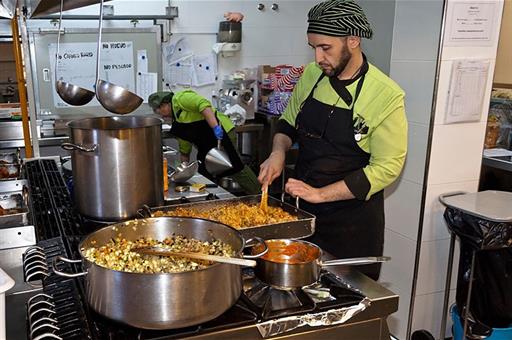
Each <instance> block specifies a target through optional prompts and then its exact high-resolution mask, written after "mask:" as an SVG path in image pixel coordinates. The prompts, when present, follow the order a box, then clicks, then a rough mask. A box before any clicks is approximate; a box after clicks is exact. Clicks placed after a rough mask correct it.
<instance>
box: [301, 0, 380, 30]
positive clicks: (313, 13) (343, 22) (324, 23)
mask: <svg viewBox="0 0 512 340" xmlns="http://www.w3.org/2000/svg"><path fill="white" fill-rule="evenodd" d="M308 23H309V26H308V33H318V34H323V35H329V36H334V37H344V36H349V35H354V36H358V37H362V38H368V39H371V37H372V34H373V32H372V28H371V27H370V23H369V22H368V19H367V18H366V15H365V14H364V12H363V9H362V8H361V7H360V6H359V5H358V4H356V3H355V2H354V1H352V0H327V1H324V2H321V3H319V4H317V5H315V6H314V7H313V8H311V9H310V10H309V13H308Z"/></svg>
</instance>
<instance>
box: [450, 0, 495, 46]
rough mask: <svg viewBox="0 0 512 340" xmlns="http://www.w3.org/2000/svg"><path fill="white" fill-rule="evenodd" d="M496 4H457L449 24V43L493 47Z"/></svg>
mask: <svg viewBox="0 0 512 340" xmlns="http://www.w3.org/2000/svg"><path fill="white" fill-rule="evenodd" d="M496 5H497V4H496V3H494V2H485V3H481V2H455V3H453V8H452V15H451V17H449V18H451V20H450V22H449V23H448V25H449V27H448V43H450V44H452V45H453V44H455V45H461V44H463V45H476V46H489V45H492V43H493V39H494V31H495V29H496V27H495V17H496Z"/></svg>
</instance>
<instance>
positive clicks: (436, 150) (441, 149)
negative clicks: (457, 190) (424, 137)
mask: <svg viewBox="0 0 512 340" xmlns="http://www.w3.org/2000/svg"><path fill="white" fill-rule="evenodd" d="M485 128H486V123H462V124H450V125H436V126H435V127H434V133H433V139H432V148H431V157H430V165H429V175H428V183H429V185H431V184H445V183H453V182H463V181H474V180H478V178H479V177H480V166H481V163H482V150H483V145H484V135H485Z"/></svg>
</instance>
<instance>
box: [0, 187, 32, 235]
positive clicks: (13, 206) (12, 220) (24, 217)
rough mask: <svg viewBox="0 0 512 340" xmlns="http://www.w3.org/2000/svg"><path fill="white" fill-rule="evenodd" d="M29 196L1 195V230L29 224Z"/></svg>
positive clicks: (17, 194)
mask: <svg viewBox="0 0 512 340" xmlns="http://www.w3.org/2000/svg"><path fill="white" fill-rule="evenodd" d="M27 200H28V196H27V195H26V194H22V193H0V206H1V207H2V209H3V212H2V215H0V228H4V227H14V226H24V225H28V224H29V218H28V213H29V209H28V202H27Z"/></svg>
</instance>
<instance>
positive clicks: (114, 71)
mask: <svg viewBox="0 0 512 340" xmlns="http://www.w3.org/2000/svg"><path fill="white" fill-rule="evenodd" d="M56 47H57V44H50V46H49V48H48V51H49V54H50V55H49V57H50V70H51V81H52V82H53V83H55V81H56V80H55V53H56ZM96 48H97V44H96V43H64V44H60V51H59V63H58V65H57V73H58V75H57V77H58V78H59V79H62V80H63V81H65V82H68V83H71V84H73V85H77V86H80V87H83V88H85V89H88V90H91V91H94V83H95V80H96ZM100 79H104V80H107V81H110V82H112V83H114V84H116V85H119V86H122V87H125V88H127V89H129V90H130V91H135V75H134V65H133V43H132V42H131V41H125V42H103V43H102V50H101V61H100ZM52 88H53V90H52V93H53V101H54V103H55V107H69V106H70V105H69V104H67V103H65V102H64V101H63V100H62V99H61V98H60V97H59V95H58V94H57V92H56V91H55V88H54V87H52ZM99 105H100V104H99V103H98V101H97V100H96V99H93V100H92V101H91V102H89V103H88V104H86V106H99Z"/></svg>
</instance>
